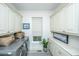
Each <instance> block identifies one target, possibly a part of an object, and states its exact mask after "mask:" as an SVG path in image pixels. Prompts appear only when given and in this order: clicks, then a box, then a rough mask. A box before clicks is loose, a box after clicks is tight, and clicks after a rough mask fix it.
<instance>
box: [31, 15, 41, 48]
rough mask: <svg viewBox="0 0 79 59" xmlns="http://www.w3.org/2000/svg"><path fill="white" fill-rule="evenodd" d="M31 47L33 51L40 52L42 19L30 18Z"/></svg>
mask: <svg viewBox="0 0 79 59" xmlns="http://www.w3.org/2000/svg"><path fill="white" fill-rule="evenodd" d="M32 37H33V40H32V43H33V44H32V45H33V46H32V47H33V49H35V50H41V49H42V45H41V42H40V41H41V40H42V39H41V38H42V17H32Z"/></svg>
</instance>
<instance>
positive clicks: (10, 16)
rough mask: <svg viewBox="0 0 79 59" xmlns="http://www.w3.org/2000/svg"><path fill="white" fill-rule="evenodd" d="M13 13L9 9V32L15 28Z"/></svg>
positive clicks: (12, 31)
mask: <svg viewBox="0 0 79 59" xmlns="http://www.w3.org/2000/svg"><path fill="white" fill-rule="evenodd" d="M14 16H15V13H14V12H13V11H12V10H11V9H9V29H8V30H9V32H10V33H14V30H15V27H14V26H15V17H14Z"/></svg>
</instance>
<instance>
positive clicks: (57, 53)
mask: <svg viewBox="0 0 79 59" xmlns="http://www.w3.org/2000/svg"><path fill="white" fill-rule="evenodd" d="M53 54H54V56H70V54H69V53H68V52H66V51H65V50H64V49H63V48H61V47H60V46H58V45H57V44H54V53H53Z"/></svg>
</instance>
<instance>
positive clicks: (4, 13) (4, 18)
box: [0, 4, 8, 34]
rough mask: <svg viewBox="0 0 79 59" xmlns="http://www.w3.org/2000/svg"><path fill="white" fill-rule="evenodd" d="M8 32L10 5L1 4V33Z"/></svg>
mask: <svg viewBox="0 0 79 59" xmlns="http://www.w3.org/2000/svg"><path fill="white" fill-rule="evenodd" d="M4 33H8V7H7V6H5V5H2V4H0V34H4Z"/></svg>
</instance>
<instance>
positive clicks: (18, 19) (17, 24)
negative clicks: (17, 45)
mask: <svg viewBox="0 0 79 59" xmlns="http://www.w3.org/2000/svg"><path fill="white" fill-rule="evenodd" d="M15 15H16V16H15V32H19V31H21V30H22V29H21V28H22V23H21V22H22V17H21V16H19V15H18V14H15Z"/></svg>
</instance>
